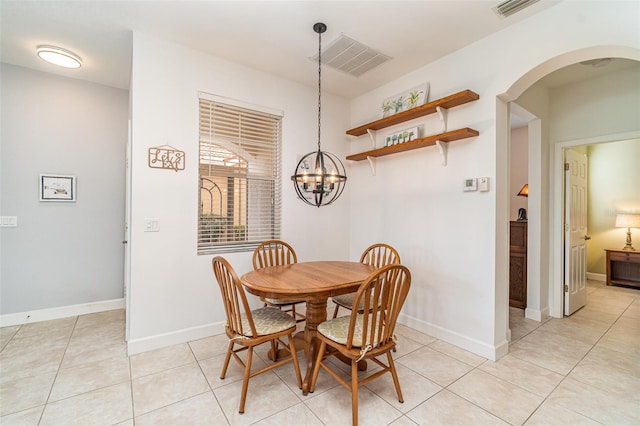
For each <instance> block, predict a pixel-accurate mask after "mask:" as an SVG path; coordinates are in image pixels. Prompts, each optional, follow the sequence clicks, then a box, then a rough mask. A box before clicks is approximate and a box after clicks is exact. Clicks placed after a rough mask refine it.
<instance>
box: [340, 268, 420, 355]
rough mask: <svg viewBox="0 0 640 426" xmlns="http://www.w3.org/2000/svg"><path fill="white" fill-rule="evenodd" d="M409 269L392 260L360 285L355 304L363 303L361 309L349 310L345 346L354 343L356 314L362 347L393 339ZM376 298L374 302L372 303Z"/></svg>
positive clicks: (408, 285)
mask: <svg viewBox="0 0 640 426" xmlns="http://www.w3.org/2000/svg"><path fill="white" fill-rule="evenodd" d="M410 286H411V273H410V272H409V269H408V268H407V267H406V266H404V265H399V264H391V265H387V266H383V267H382V268H380V269H378V270H376V271H375V272H373V273H372V274H371V275H369V277H368V278H367V279H366V280H365V281H364V282H363V283H362V284H361V285H360V288H359V289H358V292H357V293H356V296H355V299H354V306H358V303H363V304H364V310H363V312H368V313H369V314H366V313H365V314H359V313H358V311H357V310H353V311H351V319H350V324H349V334H348V336H347V342H346V345H347V348H349V349H350V348H352V347H353V341H354V337H360V336H355V331H356V327H355V324H356V318H357V317H358V316H359V315H361V316H362V340H361V341H362V345H361V347H362V348H365V347H370V348H376V347H378V346H381V345H384V344H386V343H388V342H389V341H390V340H393V332H394V330H395V326H396V321H397V319H398V315H400V310H401V309H402V306H403V305H404V302H405V300H406V298H407V294H408V293H409V287H410ZM375 301H377V303H375Z"/></svg>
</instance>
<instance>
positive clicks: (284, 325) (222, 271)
mask: <svg viewBox="0 0 640 426" xmlns="http://www.w3.org/2000/svg"><path fill="white" fill-rule="evenodd" d="M212 265H213V273H214V275H215V277H216V279H217V280H218V284H219V285H220V291H221V293H222V301H223V303H224V309H225V312H226V314H227V323H226V324H225V331H226V333H227V336H228V337H229V346H228V348H227V356H226V358H225V360H224V365H223V366H222V372H221V373H220V378H221V379H224V377H225V375H226V374H227V367H228V366H229V360H230V359H231V356H233V357H234V359H235V360H236V361H237V362H238V364H239V365H240V367H242V368H243V369H244V378H243V382H242V393H241V395H240V408H239V410H238V411H239V412H240V413H244V405H245V401H246V398H247V389H248V387H249V379H250V378H251V377H254V376H257V375H258V374H261V373H264V372H267V371H269V370H273V369H274V368H276V367H279V366H281V365H283V364H285V363H287V362H289V361H293V366H294V369H295V372H296V378H297V379H298V387H299V388H302V376H301V375H300V366H299V365H298V357H297V355H296V348H295V345H294V344H293V332H294V331H296V321H295V319H293V318H292V317H291V315H289V314H286V313H284V312H282V311H281V310H280V309H278V308H274V307H271V306H265V307H263V308H259V309H255V310H253V311H252V310H251V309H250V308H249V303H248V302H247V297H246V295H245V293H244V289H243V287H242V283H241V282H240V279H239V278H238V275H237V274H236V273H235V271H234V270H233V268H232V267H231V265H230V264H229V262H227V260H226V259H224V258H222V257H219V256H218V257H215V258H214V259H213V261H212ZM284 336H286V337H287V338H288V344H287V343H285V342H284V341H283V340H282V338H283V337H284ZM274 341H279V342H280V343H281V344H282V346H283V347H285V348H286V349H287V351H288V352H289V353H290V355H291V356H290V357H287V358H284V359H281V360H278V361H276V362H274V363H273V364H269V365H268V366H266V367H264V368H262V369H260V370H257V371H253V372H252V371H251V361H252V359H253V348H254V347H256V346H258V345H261V344H262V343H266V342H274ZM236 345H238V346H239V348H237V349H234V348H235V346H236ZM242 351H247V358H246V361H245V362H243V361H242V359H241V358H240V356H239V355H238V353H239V352H242Z"/></svg>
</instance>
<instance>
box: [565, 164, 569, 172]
mask: <svg viewBox="0 0 640 426" xmlns="http://www.w3.org/2000/svg"><path fill="white" fill-rule="evenodd" d="M564 169H565V171H566V170H569V163H564Z"/></svg>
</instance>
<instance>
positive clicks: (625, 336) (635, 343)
mask: <svg viewBox="0 0 640 426" xmlns="http://www.w3.org/2000/svg"><path fill="white" fill-rule="evenodd" d="M598 345H600V346H603V347H606V348H609V349H612V350H615V351H618V352H623V353H627V354H630V355H635V356H640V329H638V328H635V327H626V326H624V325H619V324H614V325H613V326H611V328H610V329H609V331H607V332H606V333H605V335H604V336H603V337H602V339H600V341H599V342H598Z"/></svg>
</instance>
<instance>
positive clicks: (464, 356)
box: [429, 340, 487, 367]
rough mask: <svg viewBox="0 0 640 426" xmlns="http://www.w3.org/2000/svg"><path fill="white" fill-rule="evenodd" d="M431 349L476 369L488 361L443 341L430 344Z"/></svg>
mask: <svg viewBox="0 0 640 426" xmlns="http://www.w3.org/2000/svg"><path fill="white" fill-rule="evenodd" d="M429 348H431V349H434V350H436V351H438V352H442V353H443V354H445V355H449V356H450V357H452V358H455V359H457V360H458V361H462V362H464V363H465V364H469V365H472V366H474V367H477V366H479V365H480V364H482V363H483V362H485V361H486V360H487V359H486V358H483V357H481V356H479V355H476V354H474V353H471V352H469V351H466V350H464V349H462V348H459V347H458V346H454V345H452V344H451V343H447V342H443V341H442V340H436V341H435V342H433V343H431V344H429Z"/></svg>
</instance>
